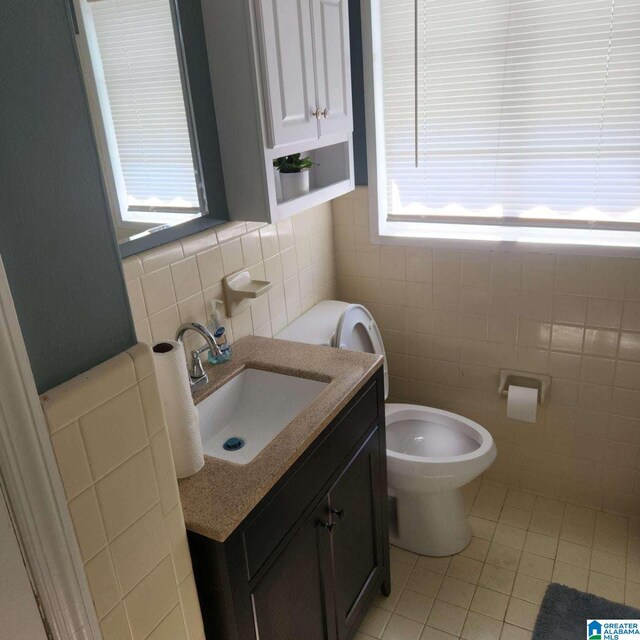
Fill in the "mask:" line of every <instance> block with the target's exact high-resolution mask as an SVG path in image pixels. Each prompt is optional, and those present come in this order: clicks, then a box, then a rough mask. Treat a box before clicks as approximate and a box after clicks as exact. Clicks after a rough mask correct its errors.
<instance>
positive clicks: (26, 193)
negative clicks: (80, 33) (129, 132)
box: [0, 0, 135, 392]
mask: <svg viewBox="0 0 640 640" xmlns="http://www.w3.org/2000/svg"><path fill="white" fill-rule="evenodd" d="M0 60H1V61H2V62H1V63H0V80H1V86H2V89H1V90H0V114H1V116H0V140H1V141H2V142H1V147H2V153H1V154H0V176H2V181H1V183H0V255H1V256H2V260H3V262H4V265H5V269H6V271H7V275H8V278H9V284H10V286H11V291H12V294H13V298H14V300H15V304H16V309H17V312H18V317H19V319H20V325H21V327H22V333H23V335H24V339H25V342H26V345H27V350H28V353H29V358H30V360H31V366H32V369H33V373H34V376H35V379H36V384H37V387H38V390H39V391H40V392H42V391H45V390H46V389H49V388H51V387H53V386H55V385H57V384H60V383H61V382H64V381H65V380H68V379H69V378H71V377H73V376H75V375H77V374H78V373H81V372H82V371H85V370H87V369H89V368H91V367H93V366H94V365H96V364H98V363H100V362H102V361H104V360H107V359H108V358H110V357H112V356H114V355H116V354H117V353H120V352H121V351H123V350H124V349H127V348H128V347H130V346H131V345H132V344H134V343H135V334H134V329H133V323H132V320H131V314H130V310H129V304H128V299H127V295H126V290H125V286H124V281H123V278H122V271H121V263H120V259H119V256H118V250H117V246H116V242H115V236H114V232H113V227H112V224H111V219H110V214H109V209H108V205H107V200H106V196H105V192H104V186H103V183H102V177H101V173H100V167H99V163H98V154H97V150H96V146H95V142H94V138H93V134H92V129H91V124H90V118H89V110H88V106H87V102H86V97H85V94H84V88H83V84H82V79H81V75H80V68H79V63H78V60H77V57H76V52H75V48H74V42H73V34H72V29H71V22H70V16H69V13H68V5H67V3H66V0H2V2H0Z"/></svg>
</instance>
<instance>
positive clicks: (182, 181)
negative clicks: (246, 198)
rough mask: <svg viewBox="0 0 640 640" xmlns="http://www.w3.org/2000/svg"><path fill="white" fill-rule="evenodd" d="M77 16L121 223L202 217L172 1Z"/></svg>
mask: <svg viewBox="0 0 640 640" xmlns="http://www.w3.org/2000/svg"><path fill="white" fill-rule="evenodd" d="M82 15H83V17H84V24H85V27H86V29H87V42H88V50H89V54H90V58H91V68H92V71H93V81H94V83H95V84H94V87H95V92H96V94H97V99H98V102H99V114H100V118H101V125H102V127H101V130H102V132H103V134H104V138H105V144H106V146H107V147H108V153H107V155H108V163H109V164H110V167H109V168H110V171H109V172H107V174H108V176H107V177H109V175H110V176H111V177H112V182H113V184H111V185H108V186H110V187H111V188H112V189H113V190H115V191H117V201H118V207H119V209H120V211H119V214H120V219H121V221H123V222H125V223H126V222H130V223H148V224H154V223H155V224H157V223H164V224H173V223H178V222H184V221H185V220H188V219H190V218H193V217H196V216H199V215H200V213H201V197H200V193H199V190H198V182H197V176H196V171H195V165H194V154H193V151H192V145H191V139H190V131H189V122H188V119H187V109H186V107H185V99H184V94H183V87H182V79H181V75H180V62H179V59H178V53H177V49H176V43H175V36H174V28H173V19H172V14H171V7H170V4H169V0H93V1H91V2H86V1H85V0H82ZM107 181H108V182H109V180H107Z"/></svg>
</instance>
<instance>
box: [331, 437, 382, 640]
mask: <svg viewBox="0 0 640 640" xmlns="http://www.w3.org/2000/svg"><path fill="white" fill-rule="evenodd" d="M380 453H381V448H380V430H379V428H378V427H376V428H375V429H374V431H373V432H372V434H371V435H370V436H369V438H368V439H367V440H366V442H365V443H364V444H363V445H362V447H361V448H360V450H359V451H358V453H357V454H356V455H355V456H354V457H353V458H352V460H351V462H349V464H348V465H347V467H346V469H345V470H344V471H343V473H342V474H341V475H340V477H339V478H338V480H337V481H336V482H335V484H334V485H333V487H332V488H331V489H330V491H329V507H330V513H331V517H332V522H333V523H334V528H333V531H332V533H331V542H332V547H333V567H334V581H335V600H336V621H337V626H338V638H340V640H342V639H343V638H346V636H347V634H348V633H349V631H350V630H351V627H352V626H353V624H354V622H355V620H357V619H358V616H359V613H360V612H361V609H362V607H363V606H364V604H365V599H366V595H367V593H369V591H370V589H368V587H369V585H370V584H371V583H372V582H374V581H376V580H377V579H378V578H380V574H381V572H383V570H384V569H383V565H384V555H383V537H384V526H383V521H382V518H383V509H382V504H383V503H382V500H383V498H386V496H383V495H382V490H383V487H382V486H381V483H380V463H381V458H380Z"/></svg>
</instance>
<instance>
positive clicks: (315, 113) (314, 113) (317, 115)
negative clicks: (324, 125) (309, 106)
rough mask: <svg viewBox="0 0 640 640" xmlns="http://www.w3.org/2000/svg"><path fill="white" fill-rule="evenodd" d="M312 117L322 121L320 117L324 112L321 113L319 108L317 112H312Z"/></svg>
mask: <svg viewBox="0 0 640 640" xmlns="http://www.w3.org/2000/svg"><path fill="white" fill-rule="evenodd" d="M325 111H326V109H325ZM311 115H312V116H315V117H316V119H317V120H320V116H321V115H322V111H320V107H318V108H317V109H316V110H315V111H312V112H311Z"/></svg>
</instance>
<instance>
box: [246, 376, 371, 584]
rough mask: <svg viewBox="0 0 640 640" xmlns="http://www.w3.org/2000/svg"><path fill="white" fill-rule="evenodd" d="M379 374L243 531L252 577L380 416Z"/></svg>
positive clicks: (322, 436) (248, 565) (248, 569)
mask: <svg viewBox="0 0 640 640" xmlns="http://www.w3.org/2000/svg"><path fill="white" fill-rule="evenodd" d="M378 377H379V376H376V377H375V378H374V380H373V382H372V383H370V384H369V386H368V387H365V389H364V391H361V392H360V398H359V399H358V400H356V403H355V404H354V405H353V406H352V407H351V408H350V409H349V411H348V412H347V413H346V414H345V415H344V416H342V417H341V418H339V419H338V422H337V423H336V424H335V425H333V426H331V427H329V428H328V429H327V432H326V433H324V434H322V435H321V436H320V438H319V442H317V443H316V444H314V445H312V446H311V447H310V450H309V451H308V452H307V459H306V460H305V461H304V462H302V464H300V465H299V466H298V468H297V469H296V471H295V472H294V473H293V474H292V475H290V476H289V477H288V478H286V479H285V481H284V483H283V484H282V485H281V486H280V487H278V488H277V489H276V490H275V494H274V495H273V497H271V498H270V499H269V498H267V503H266V504H265V506H264V507H263V508H262V509H261V510H260V512H259V513H258V514H257V515H256V516H255V517H254V518H251V519H250V521H249V523H248V524H247V526H246V528H245V529H244V531H243V533H242V538H243V543H244V548H245V555H246V560H247V571H248V574H249V578H250V579H251V578H252V577H253V576H254V575H255V574H256V572H257V571H258V570H259V569H260V567H261V566H262V565H263V564H264V562H265V560H266V559H267V558H268V557H269V555H270V554H271V553H272V552H273V550H274V549H275V548H276V547H277V546H278V544H279V542H280V541H281V540H282V539H283V538H284V537H285V535H286V534H287V532H288V531H289V530H290V529H291V528H292V527H293V526H294V525H295V524H296V522H297V521H298V520H299V518H300V516H302V514H303V513H304V511H305V510H306V509H307V508H308V507H309V505H310V503H311V502H312V501H314V498H315V497H316V496H317V495H318V494H319V493H320V491H321V490H322V488H323V487H324V486H325V485H326V484H327V482H328V480H329V479H330V478H331V476H332V475H333V474H334V473H335V472H336V471H337V470H338V469H339V467H340V466H341V464H342V463H343V462H344V461H345V459H347V458H348V455H349V453H350V451H351V450H352V449H353V447H354V446H355V445H356V444H357V443H358V441H359V440H360V439H361V438H362V436H364V434H365V433H366V432H367V431H368V430H369V428H370V427H371V426H372V425H373V424H374V423H375V422H376V420H377V419H378V395H379V393H380V391H379V389H378V385H379V382H378Z"/></svg>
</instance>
